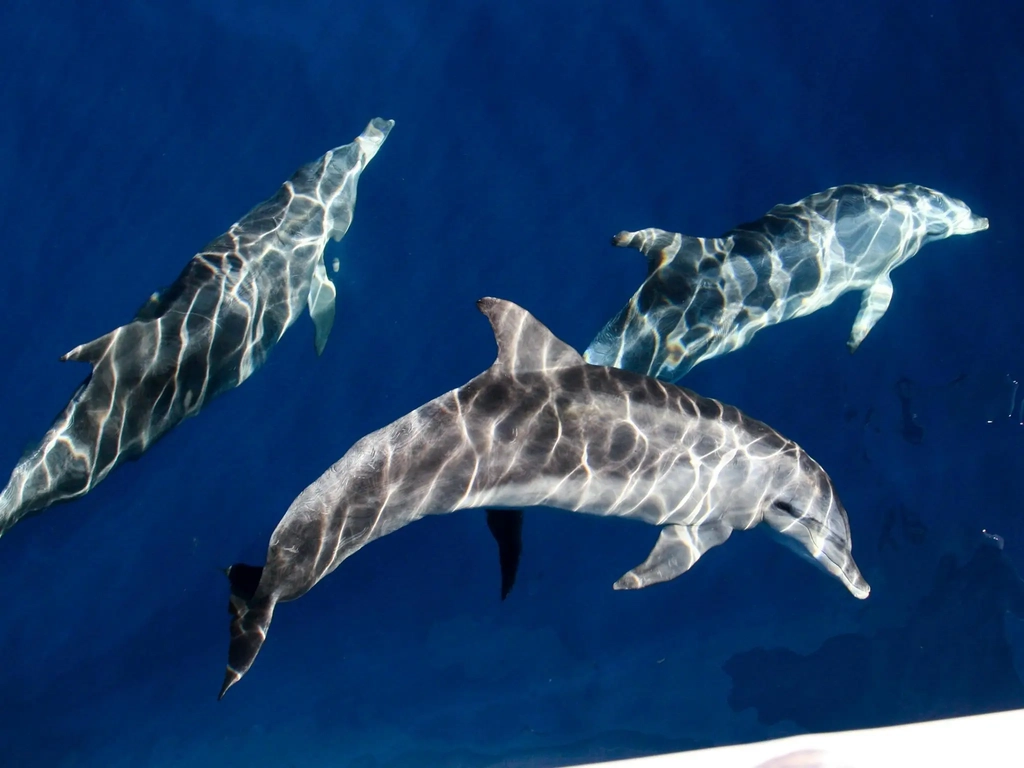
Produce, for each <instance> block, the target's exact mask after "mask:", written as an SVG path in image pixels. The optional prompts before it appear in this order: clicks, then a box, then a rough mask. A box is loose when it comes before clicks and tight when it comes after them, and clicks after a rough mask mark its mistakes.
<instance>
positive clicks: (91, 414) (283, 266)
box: [0, 118, 394, 534]
mask: <svg viewBox="0 0 1024 768" xmlns="http://www.w3.org/2000/svg"><path fill="white" fill-rule="evenodd" d="M393 125H394V121H393V120H382V119H380V118H376V119H374V120H373V121H371V122H370V124H369V125H368V126H367V127H366V130H365V131H364V132H363V133H362V134H361V135H360V136H358V137H357V138H356V139H355V140H354V141H353V142H352V143H351V144H346V145H345V146H342V147H338V148H337V149H334V150H332V151H330V152H327V153H326V154H325V155H323V156H322V157H321V158H319V159H318V160H316V161H314V162H312V163H309V164H308V165H305V166H303V167H302V168H300V169H299V170H298V171H296V173H295V174H294V175H293V176H292V178H291V179H290V180H289V181H286V182H285V183H284V185H283V186H282V187H281V188H280V189H279V190H278V192H277V194H275V195H274V196H273V197H271V198H270V199H269V200H267V201H265V202H263V203H261V204H260V205H258V206H256V207H255V208H253V209H252V210H251V211H250V212H249V213H248V214H246V215H245V217H243V218H242V219H241V220H240V221H238V222H237V223H236V224H234V225H232V227H231V229H229V230H228V231H227V232H226V233H224V234H223V235H221V236H220V237H218V238H217V239H216V240H214V241H213V242H211V243H210V244H208V245H207V246H206V247H205V248H204V249H203V251H202V252H200V253H199V254H197V255H196V256H195V257H193V259H192V260H191V261H190V262H189V263H188V266H186V267H185V269H184V270H183V271H182V273H181V275H180V276H179V277H178V279H177V280H176V281H175V282H174V284H173V285H171V286H170V287H169V288H168V289H167V290H165V291H163V292H161V293H159V294H154V295H153V296H152V297H150V299H149V301H147V302H146V304H144V305H143V306H142V308H141V309H140V310H139V312H138V314H137V315H136V316H135V318H134V320H133V321H132V322H131V323H129V324H128V325H123V326H121V327H120V328H117V329H115V330H113V331H111V332H110V333H108V334H106V335H105V336H101V337H100V338H98V339H96V340H95V341H91V342H89V343H87V344H83V345H81V346H78V347H76V348H75V349H73V350H71V351H70V352H68V353H67V354H66V355H64V356H63V357H62V358H61V360H77V361H80V362H85V363H90V364H91V365H92V374H91V375H90V376H89V378H87V379H86V380H85V381H84V382H83V383H82V384H81V385H80V386H79V387H78V390H77V391H76V392H75V394H74V396H73V397H72V398H71V402H70V403H68V405H67V407H66V408H65V409H64V411H63V413H61V414H60V416H58V417H57V419H56V420H55V421H54V423H53V426H51V427H50V430H49V431H48V432H47V433H46V435H45V436H44V437H43V439H42V441H41V442H40V444H39V445H38V446H37V447H36V448H35V449H34V450H32V451H30V452H29V453H28V454H26V455H25V456H24V457H23V458H22V459H21V461H20V462H19V463H18V465H17V466H16V467H15V468H14V471H13V473H12V474H11V479H10V481H9V483H8V485H7V487H6V488H5V489H4V491H3V493H2V494H0V534H3V533H4V532H5V531H6V530H8V529H9V528H10V527H11V526H13V525H14V524H15V523H17V522H18V521H19V520H21V519H22V518H24V517H27V516H29V515H32V514H34V513H38V512H40V511H42V510H44V509H46V508H47V507H49V506H51V505H52V504H56V503H58V502H63V501H68V500H70V499H75V498H78V497H79V496H83V495H84V494H86V493H88V492H89V491H90V490H92V489H93V488H94V487H95V486H96V485H97V484H98V483H99V482H100V481H101V480H103V478H104V477H106V476H107V474H108V473H109V472H110V471H111V470H112V469H113V468H114V467H116V466H118V465H119V464H121V463H122V462H124V461H126V460H129V459H135V458H137V457H138V456H140V455H141V454H142V453H143V452H144V451H145V450H146V449H148V448H149V447H150V446H151V445H152V444H153V443H154V442H156V441H157V440H158V439H159V438H160V437H162V436H163V435H164V434H166V433H167V432H168V431H170V430H171V429H172V428H173V427H174V426H176V425H177V424H178V423H180V422H181V421H183V420H184V419H186V418H188V417H190V416H194V415H195V414H197V413H199V411H200V410H201V409H202V408H203V406H205V405H206V404H207V403H208V402H209V401H210V400H211V399H213V398H214V397H215V396H216V395H218V394H220V393H222V392H225V391H227V390H229V389H232V388H234V387H237V386H238V385H239V384H241V383H242V382H243V381H245V380H246V379H247V378H248V377H249V376H250V375H252V373H253V372H254V371H255V370H256V369H257V368H259V367H260V366H261V365H262V364H263V363H264V361H265V360H266V358H267V355H268V354H269V353H270V350H271V349H273V347H274V345H275V344H276V343H277V342H278V341H279V340H280V339H281V337H282V336H283V335H284V332H285V331H286V330H287V329H288V328H289V326H291V325H292V323H294V322H295V321H296V319H298V317H299V316H300V315H301V314H302V312H303V311H304V310H306V309H307V308H308V310H309V314H310V316H311V317H312V318H313V323H314V325H315V328H316V336H315V345H316V351H317V354H318V355H319V354H320V353H321V352H322V351H323V349H324V345H325V344H326V343H327V337H328V334H329V333H330V331H331V326H332V325H333V323H334V298H335V289H334V284H333V283H332V282H331V281H330V279H329V278H328V277H327V271H326V268H325V265H324V259H323V253H324V248H325V247H326V245H327V242H328V240H329V239H331V238H333V239H334V240H340V239H341V238H342V237H344V235H345V233H346V232H347V231H348V228H349V225H350V224H351V223H352V213H353V210H354V208H355V202H356V186H357V183H358V181H359V176H360V174H361V173H362V171H363V168H365V167H366V164H367V163H368V162H369V161H370V160H371V159H372V158H373V157H374V155H376V154H377V150H379V149H380V147H381V145H382V144H383V143H384V140H385V139H386V138H387V135H388V133H389V132H390V130H391V128H392V126H393Z"/></svg>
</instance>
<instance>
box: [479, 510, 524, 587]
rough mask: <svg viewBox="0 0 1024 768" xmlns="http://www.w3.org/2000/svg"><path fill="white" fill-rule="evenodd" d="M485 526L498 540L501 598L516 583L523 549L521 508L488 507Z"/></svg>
mask: <svg viewBox="0 0 1024 768" xmlns="http://www.w3.org/2000/svg"><path fill="white" fill-rule="evenodd" d="M487 527H488V528H489V529H490V531H491V535H492V536H493V537H494V540H495V541H496V542H498V562H499V563H500V565H501V599H502V600H504V599H505V598H506V597H508V593H509V592H511V591H512V586H513V585H514V584H515V583H516V572H517V571H518V570H519V555H520V554H521V553H522V551H523V510H521V509H488V510H487Z"/></svg>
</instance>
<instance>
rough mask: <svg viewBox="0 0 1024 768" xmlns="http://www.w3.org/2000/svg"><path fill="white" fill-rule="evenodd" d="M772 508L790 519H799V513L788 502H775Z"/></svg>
mask: <svg viewBox="0 0 1024 768" xmlns="http://www.w3.org/2000/svg"><path fill="white" fill-rule="evenodd" d="M772 506H773V507H775V508H776V509H777V510H779V512H785V513H786V514H787V515H789V516H790V517H800V513H799V512H797V511H796V510H795V509H794V508H793V505H792V504H790V503H789V502H788V501H776V502H774V503H773V504H772Z"/></svg>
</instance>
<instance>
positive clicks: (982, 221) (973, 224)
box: [964, 214, 988, 235]
mask: <svg viewBox="0 0 1024 768" xmlns="http://www.w3.org/2000/svg"><path fill="white" fill-rule="evenodd" d="M986 229H988V219H986V218H985V217H984V216H975V215H974V214H971V221H970V229H968V230H966V231H965V232H964V234H965V235H969V234H971V233H973V232H982V231H984V230H986Z"/></svg>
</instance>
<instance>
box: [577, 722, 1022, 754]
mask: <svg viewBox="0 0 1024 768" xmlns="http://www.w3.org/2000/svg"><path fill="white" fill-rule="evenodd" d="M1022 733H1024V709H1015V710H1009V711H1006V712H995V713H992V714H987V715H973V716H970V717H955V718H950V719H946V720H931V721H928V722H923V723H912V724H909V725H896V726H890V727H886V728H870V729H865V730H860V731H837V732H835V733H815V734H803V735H800V736H788V737H786V738H782V739H772V740H771V741H759V742H753V743H750V744H738V745H734V746H728V747H714V748H711V749H698V750H693V751H689V752H675V753H672V754H667V755H655V756H651V757H642V758H633V759H629V760H614V761H611V762H606V763H587V764H586V765H576V766H573V768H595V767H596V766H602V768H667V767H668V766H672V768H890V766H891V767H892V768H910V767H911V766H912V767H913V768H946V766H949V767H950V768H953V767H954V766H956V767H957V768H960V767H961V766H970V768H1004V766H1005V768H1011V766H1012V768H1020V766H1024V739H1022V736H1021V734H1022ZM566 768H568V766H567V767H566Z"/></svg>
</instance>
